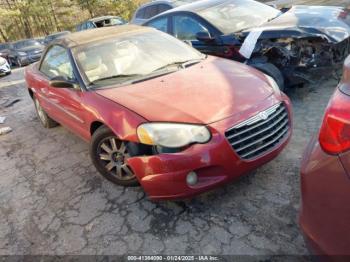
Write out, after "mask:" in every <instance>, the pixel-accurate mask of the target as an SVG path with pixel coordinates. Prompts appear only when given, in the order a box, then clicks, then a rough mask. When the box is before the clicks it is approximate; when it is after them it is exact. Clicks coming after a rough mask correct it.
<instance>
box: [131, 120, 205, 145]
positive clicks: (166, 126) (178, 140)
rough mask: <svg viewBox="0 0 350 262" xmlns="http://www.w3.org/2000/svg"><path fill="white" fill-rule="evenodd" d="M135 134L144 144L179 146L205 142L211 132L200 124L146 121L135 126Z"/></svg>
mask: <svg viewBox="0 0 350 262" xmlns="http://www.w3.org/2000/svg"><path fill="white" fill-rule="evenodd" d="M137 136H138V138H139V140H140V142H141V143H143V144H146V145H157V146H162V147H169V148H179V147H184V146H187V145H189V144H192V143H206V142H208V141H209V140H210V137H211V134H210V132H209V130H208V128H206V127H205V126H201V125H187V124H171V123H147V124H142V125H140V126H139V127H138V128H137Z"/></svg>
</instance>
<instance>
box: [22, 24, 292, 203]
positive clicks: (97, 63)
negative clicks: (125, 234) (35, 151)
mask: <svg viewBox="0 0 350 262" xmlns="http://www.w3.org/2000/svg"><path fill="white" fill-rule="evenodd" d="M93 30H94V31H93V32H78V33H73V34H69V35H66V36H65V37H64V38H62V39H59V40H55V42H53V43H52V44H51V46H50V47H49V48H48V49H47V51H46V53H45V54H44V55H43V58H42V59H41V61H40V63H37V64H35V65H33V66H31V67H27V70H26V73H25V78H26V82H27V86H28V91H29V94H30V96H31V97H32V98H33V101H34V104H35V107H36V110H37V114H38V117H39V119H40V121H41V123H42V124H43V125H44V126H45V127H47V128H49V127H54V126H55V125H57V122H58V123H60V124H62V125H63V126H66V127H67V128H69V129H70V130H72V131H73V132H75V133H76V134H78V135H79V136H81V137H82V138H83V139H85V140H87V141H89V142H90V155H91V159H92V161H93V163H94V165H95V167H96V168H97V170H98V171H99V172H100V173H101V174H102V175H103V176H105V177H106V178H107V179H109V180H110V181H112V182H114V183H116V184H119V185H124V186H133V185H137V184H138V183H140V184H141V185H142V187H143V189H144V190H145V191H146V192H147V193H148V195H149V196H150V197H151V198H152V199H177V198H185V197H190V196H193V195H196V194H199V193H202V192H205V191H207V190H209V189H212V188H214V187H217V186H219V185H223V184H226V183H228V182H229V181H231V180H234V179H237V178H238V177H240V176H242V175H244V174H247V173H248V172H249V171H251V170H254V169H256V168H258V167H259V166H261V165H263V164H265V163H267V162H269V161H270V160H272V159H274V158H275V157H276V156H277V155H278V154H279V153H280V152H281V151H282V150H283V148H284V147H285V146H286V145H287V143H288V141H289V139H290V136H291V131H292V128H291V127H292V119H291V117H292V116H291V104H290V101H289V99H288V98H287V97H286V95H285V94H283V93H282V92H281V91H280V89H279V88H278V86H277V84H276V82H275V81H274V80H273V79H272V78H271V77H269V76H267V75H264V74H263V73H261V72H260V71H257V70H255V69H254V68H252V67H250V66H247V65H244V64H241V63H237V62H234V61H230V60H228V59H222V58H218V57H211V56H206V55H203V54H201V53H200V52H198V51H197V50H195V49H193V48H192V47H190V46H188V45H187V44H185V43H183V42H182V41H179V40H177V39H175V38H173V37H171V36H169V35H167V34H165V33H162V32H159V31H158V30H154V29H151V28H147V27H140V26H131V25H126V26H120V27H116V28H111V27H107V28H99V29H93ZM251 94H254V96H252V95H251ZM173 97H176V99H172V100H169V99H171V98H173Z"/></svg>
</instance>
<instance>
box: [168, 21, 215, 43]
mask: <svg viewBox="0 0 350 262" xmlns="http://www.w3.org/2000/svg"><path fill="white" fill-rule="evenodd" d="M199 32H206V33H209V31H208V29H207V28H206V27H205V26H204V25H202V24H201V23H200V22H199V21H198V20H196V19H195V18H192V17H189V16H185V15H176V16H174V36H175V37H176V38H178V39H180V40H196V34H197V33H199Z"/></svg>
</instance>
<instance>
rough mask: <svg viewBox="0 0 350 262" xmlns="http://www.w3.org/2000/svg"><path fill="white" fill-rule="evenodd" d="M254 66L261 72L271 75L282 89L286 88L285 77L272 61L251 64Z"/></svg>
mask: <svg viewBox="0 0 350 262" xmlns="http://www.w3.org/2000/svg"><path fill="white" fill-rule="evenodd" d="M251 66H252V67H254V68H256V69H258V70H260V71H261V72H263V73H265V74H267V75H268V76H271V77H272V78H273V79H274V80H275V81H276V83H277V85H278V86H279V88H280V90H281V91H284V90H285V84H284V77H283V74H282V72H281V70H279V69H278V68H277V67H276V66H275V65H273V64H270V63H257V64H251Z"/></svg>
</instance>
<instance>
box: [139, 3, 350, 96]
mask: <svg viewBox="0 0 350 262" xmlns="http://www.w3.org/2000/svg"><path fill="white" fill-rule="evenodd" d="M144 25H146V26H151V27H154V28H157V29H159V30H161V31H164V32H167V33H169V34H171V35H173V36H175V37H177V38H178V39H181V40H184V41H187V42H189V43H190V44H191V45H192V46H193V47H195V48H197V49H198V50H200V51H201V52H203V53H206V54H211V55H216V56H221V57H225V58H230V59H234V60H237V61H241V62H246V63H248V64H250V65H252V66H254V67H256V68H258V69H260V70H261V71H263V72H264V73H266V74H269V75H270V76H272V77H273V78H274V79H275V80H276V81H277V82H278V84H279V86H280V87H281V89H283V87H284V85H285V84H288V85H296V84H300V83H304V82H305V81H309V80H310V79H309V76H308V75H307V73H308V71H309V70H310V69H315V68H325V67H327V68H329V71H332V70H333V69H334V68H335V67H336V66H337V65H339V66H341V65H342V63H343V62H344V60H345V58H346V56H347V54H348V53H349V47H350V45H349V37H350V13H349V10H347V9H344V8H342V7H330V6H329V7H323V6H294V7H292V8H291V9H285V10H283V12H282V11H280V10H278V9H275V8H273V7H271V6H268V5H266V4H263V3H259V2H256V1H252V0H203V1H199V2H195V3H192V4H188V5H184V6H180V7H177V8H175V9H172V10H169V11H167V12H165V13H163V14H161V15H159V16H156V17H154V18H153V19H151V20H150V21H148V22H146V23H145V24H144Z"/></svg>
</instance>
